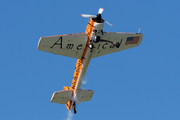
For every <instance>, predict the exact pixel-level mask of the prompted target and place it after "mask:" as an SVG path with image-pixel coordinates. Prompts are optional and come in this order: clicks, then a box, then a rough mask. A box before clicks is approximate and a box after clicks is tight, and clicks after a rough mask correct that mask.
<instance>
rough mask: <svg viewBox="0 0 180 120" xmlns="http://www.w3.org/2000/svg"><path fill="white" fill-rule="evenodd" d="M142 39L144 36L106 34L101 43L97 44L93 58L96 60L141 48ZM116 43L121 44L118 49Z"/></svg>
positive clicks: (101, 38)
mask: <svg viewBox="0 0 180 120" xmlns="http://www.w3.org/2000/svg"><path fill="white" fill-rule="evenodd" d="M142 38H143V34H137V33H120V32H104V34H103V35H101V36H100V41H99V42H98V43H95V44H96V45H95V48H94V51H93V56H92V57H93V58H95V57H99V56H102V55H106V54H110V53H113V52H119V51H121V50H125V49H129V48H132V47H136V46H139V45H140V43H141V41H142ZM115 43H119V47H116V44H115Z"/></svg>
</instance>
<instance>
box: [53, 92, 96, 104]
mask: <svg viewBox="0 0 180 120" xmlns="http://www.w3.org/2000/svg"><path fill="white" fill-rule="evenodd" d="M93 94H94V91H93V90H85V89H79V90H78V92H77V95H76V98H77V101H78V103H79V102H85V101H89V100H91V98H92V96H93ZM72 96H73V90H72V89H70V90H64V91H57V92H54V93H53V95H52V98H51V102H53V103H60V104H66V103H67V102H68V101H70V100H71V98H72Z"/></svg>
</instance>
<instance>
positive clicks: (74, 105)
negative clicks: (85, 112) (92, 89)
mask: <svg viewBox="0 0 180 120" xmlns="http://www.w3.org/2000/svg"><path fill="white" fill-rule="evenodd" d="M73 108H74V109H73V110H74V114H76V113H77V111H76V103H75V102H74V103H73Z"/></svg>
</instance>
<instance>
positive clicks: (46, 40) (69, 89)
mask: <svg viewBox="0 0 180 120" xmlns="http://www.w3.org/2000/svg"><path fill="white" fill-rule="evenodd" d="M103 11H104V9H103V8H99V11H98V14H97V15H89V14H81V16H82V17H86V18H90V20H89V22H88V25H87V27H86V30H85V32H83V33H75V34H65V35H56V36H49V37H41V38H40V39H39V42H38V47H37V49H38V50H41V51H45V52H49V53H53V54H56V55H63V56H67V57H71V58H76V59H77V62H76V67H75V70H74V75H73V79H72V84H71V86H64V87H63V90H62V91H57V92H54V93H53V95H52V97H51V102H53V103H60V104H65V105H66V108H67V109H68V110H69V111H70V112H71V111H74V113H75V114H76V112H77V111H76V104H79V103H80V102H85V101H89V100H91V98H92V96H93V94H94V91H93V90H86V89H80V86H81V83H82V80H83V78H84V75H85V73H86V70H87V68H88V65H89V63H90V61H91V59H92V58H96V57H99V56H103V55H106V54H110V53H114V52H119V51H121V50H125V49H129V48H132V47H136V46H139V45H140V43H141V41H142V38H143V34H142V33H140V30H139V32H138V33H125V32H104V31H103V28H104V23H105V22H106V23H107V24H109V25H110V26H113V25H112V24H110V23H109V22H107V21H105V20H103V19H102V15H101V14H102V12H103Z"/></svg>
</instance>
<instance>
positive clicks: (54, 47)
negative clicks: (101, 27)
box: [37, 33, 88, 58]
mask: <svg viewBox="0 0 180 120" xmlns="http://www.w3.org/2000/svg"><path fill="white" fill-rule="evenodd" d="M87 39H88V35H87V33H76V34H67V35H57V36H49V37H41V38H40V40H39V43H38V48H37V49H38V50H41V51H45V52H50V53H54V54H59V55H63V56H67V57H72V58H81V57H82V54H83V52H84V49H85V46H86V43H87Z"/></svg>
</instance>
